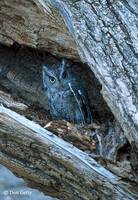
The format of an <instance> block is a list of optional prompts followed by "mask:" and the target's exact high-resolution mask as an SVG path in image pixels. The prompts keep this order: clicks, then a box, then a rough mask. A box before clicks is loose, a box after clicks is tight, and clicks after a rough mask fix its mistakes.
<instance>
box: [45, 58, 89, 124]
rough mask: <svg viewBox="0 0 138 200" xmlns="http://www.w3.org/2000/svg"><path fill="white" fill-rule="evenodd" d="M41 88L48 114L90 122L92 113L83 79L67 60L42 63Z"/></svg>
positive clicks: (79, 121) (75, 121)
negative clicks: (48, 110)
mask: <svg viewBox="0 0 138 200" xmlns="http://www.w3.org/2000/svg"><path fill="white" fill-rule="evenodd" d="M42 75H43V88H44V90H45V91H46V93H47V96H48V104H49V109H50V114H51V116H52V117H53V118H54V119H65V120H67V121H69V122H73V123H75V124H85V123H87V124H92V115H91V111H90V106H89V100H88V95H87V92H86V90H85V88H84V86H83V83H82V82H83V81H82V80H81V79H80V78H79V77H78V75H77V74H76V73H75V72H74V70H73V68H72V67H71V63H70V62H69V61H68V60H65V59H62V60H61V61H60V62H58V63H54V64H52V66H49V65H48V64H44V65H43V69H42Z"/></svg>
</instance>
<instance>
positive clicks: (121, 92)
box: [44, 0, 138, 145]
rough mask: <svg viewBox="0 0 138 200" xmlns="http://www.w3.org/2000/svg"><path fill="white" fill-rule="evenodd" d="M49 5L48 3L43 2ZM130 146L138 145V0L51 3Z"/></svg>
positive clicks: (57, 0)
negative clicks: (98, 82)
mask: <svg viewBox="0 0 138 200" xmlns="http://www.w3.org/2000/svg"><path fill="white" fill-rule="evenodd" d="M44 2H46V1H44ZM51 4H52V5H53V6H55V7H56V8H57V9H58V10H59V11H60V13H61V15H62V16H63V18H64V20H65V22H66V25H67V26H68V28H69V30H70V32H71V33H72V35H73V36H74V38H75V41H76V43H77V46H78V51H79V54H80V56H81V58H82V60H83V61H84V62H87V63H88V64H89V66H91V69H92V71H93V72H94V73H95V76H96V77H97V78H98V80H99V81H100V82H101V84H102V87H103V88H102V89H103V91H102V93H103V96H104V98H105V100H106V101H107V103H108V105H109V106H110V108H111V110H112V112H113V113H114V115H115V117H116V119H117V120H118V121H119V122H120V124H121V126H122V128H123V130H124V133H125V135H126V136H127V138H128V140H129V141H130V143H132V142H135V143H136V144H137V145H138V101H137V100H138V87H137V84H138V82H137V81H138V54H137V53H138V47H137V44H138V36H137V23H138V13H137V9H138V4H137V2H136V1H131V3H128V2H127V1H121V0H120V1H112V2H111V1H108V0H107V1H105V0H104V1H96V0H93V1H87V0H86V1H67V0H65V1H64V0H63V1H59V0H56V1H51Z"/></svg>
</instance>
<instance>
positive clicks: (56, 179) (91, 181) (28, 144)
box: [0, 106, 136, 200]
mask: <svg viewBox="0 0 138 200" xmlns="http://www.w3.org/2000/svg"><path fill="white" fill-rule="evenodd" d="M5 138H6V139H5ZM0 139H1V144H0V149H1V152H0V162H1V163H2V164H4V165H5V166H7V167H9V168H10V169H11V170H12V171H13V172H15V173H16V174H18V175H19V176H21V177H24V179H26V180H27V181H29V182H30V184H31V185H33V186H34V187H38V188H39V189H41V190H42V191H44V192H47V193H49V194H50V195H52V196H56V197H58V198H61V199H75V200H77V199H85V200H86V199H99V198H100V197H102V199H118V200H119V199H124V200H126V199H135V198H136V191H135V190H132V188H131V187H132V185H129V183H128V184H126V183H125V184H124V182H123V181H121V180H120V178H118V177H117V176H115V175H114V174H112V173H111V172H109V171H108V170H106V169H104V167H102V166H101V165H99V164H98V163H97V162H96V161H94V160H93V159H92V158H90V157H89V156H87V154H85V153H83V152H81V151H80V150H78V149H76V148H75V147H73V146H72V145H71V144H69V143H66V142H64V141H63V140H61V139H60V138H58V137H57V136H54V135H53V134H52V133H50V132H48V131H46V130H44V129H43V128H42V127H40V126H39V125H37V124H35V123H34V122H31V121H29V120H27V119H26V118H24V117H22V116H20V115H19V114H16V113H15V112H13V111H10V110H9V109H6V108H4V107H2V106H0ZM17 161H18V162H17ZM134 186H135V185H134Z"/></svg>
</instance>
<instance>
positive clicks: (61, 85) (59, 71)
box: [42, 59, 77, 92]
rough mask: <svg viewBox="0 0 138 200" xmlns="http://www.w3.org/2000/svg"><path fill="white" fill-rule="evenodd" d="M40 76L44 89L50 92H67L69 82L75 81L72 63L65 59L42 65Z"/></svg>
mask: <svg viewBox="0 0 138 200" xmlns="http://www.w3.org/2000/svg"><path fill="white" fill-rule="evenodd" d="M42 76H43V86H44V89H46V90H49V91H51V92H52V91H53V92H57V91H64V90H68V87H69V86H68V84H69V82H71V81H75V80H76V79H77V76H76V74H75V72H74V71H73V70H72V63H71V62H70V61H68V60H66V59H62V60H60V61H57V60H56V62H52V61H51V62H47V64H44V65H43V69H42Z"/></svg>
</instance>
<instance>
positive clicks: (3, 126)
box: [0, 0, 138, 200]
mask: <svg viewBox="0 0 138 200" xmlns="http://www.w3.org/2000/svg"><path fill="white" fill-rule="evenodd" d="M137 10H138V3H137V2H136V1H135V0H131V1H127V0H118V1H111V0H100V1H98V0H80V1H77V0H72V1H70V0H54V1H53V0H30V1H27V0H21V1H20V3H19V2H17V1H14V0H11V1H8V0H5V1H0V25H1V30H0V43H1V44H4V45H8V46H10V47H4V46H3V45H0V90H1V91H0V103H2V104H4V106H6V107H9V108H10V109H12V110H14V111H16V112H18V113H20V114H23V115H25V116H27V117H28V118H30V119H31V120H34V121H36V122H38V123H39V124H41V125H42V126H44V125H45V124H47V123H48V124H47V125H46V128H47V129H49V130H50V131H51V132H49V131H48V130H45V129H44V128H42V127H41V126H40V125H37V124H36V123H34V122H32V121H29V120H28V119H26V118H25V117H23V116H21V115H20V114H17V113H16V112H14V111H12V110H10V109H6V108H5V107H3V106H0V150H1V151H0V163H1V164H3V165H5V166H7V167H8V168H9V169H11V170H12V171H13V172H14V173H16V174H17V175H18V176H21V177H23V178H24V179H25V180H27V181H28V182H29V184H30V186H32V187H35V188H39V189H40V190H41V191H43V192H44V193H46V194H50V195H51V196H56V197H58V198H60V199H75V200H77V199H85V200H86V199H103V200H104V199H115V200H119V199H124V200H126V199H136V198H137V194H138V191H137V181H138V180H137V173H138V171H137V170H138V156H137V153H138V35H137V32H138V29H137V26H138V12H137ZM18 45H19V46H18ZM26 46H29V47H31V48H32V49H31V50H28V49H29V48H28V47H26ZM21 47H23V48H21ZM33 48H36V51H35V50H34V49H33ZM26 49H27V50H26ZM18 50H19V51H18ZM45 50H46V51H48V52H49V53H52V54H53V55H56V56H57V58H55V57H53V56H51V55H50V56H51V59H58V58H59V57H66V58H70V59H72V60H74V61H77V62H78V61H79V63H77V65H79V67H80V69H82V71H81V70H80V69H79V71H80V74H81V75H82V72H86V74H84V76H82V77H83V78H82V79H85V80H87V81H88V82H89V83H88V85H87V88H88V92H89V94H90V100H91V104H92V105H93V107H92V111H94V120H95V121H97V120H98V117H97V115H96V114H95V113H96V112H98V116H100V117H99V118H100V120H99V121H100V129H99V128H96V129H95V130H94V131H92V130H87V129H86V130H85V131H84V130H82V129H81V130H79V128H78V129H76V128H74V126H71V125H69V126H71V129H70V130H68V126H67V127H66V125H67V123H66V124H64V123H65V122H64V123H63V122H61V124H60V122H56V123H55V122H49V121H50V120H49V119H48V120H47V119H43V117H40V118H42V120H41V119H40V118H39V119H37V120H36V118H37V117H33V115H35V114H36V113H37V112H36V110H35V112H34V110H31V112H32V113H31V115H30V114H28V109H30V107H31V105H32V104H33V105H34V106H35V109H40V107H41V109H42V113H43V112H44V115H46V117H47V116H49V114H48V111H47V107H48V106H47V97H46V96H45V95H44V92H43V90H42V87H41V65H42V63H43V59H44V60H45V61H46V57H47V56H48V57H49V53H45ZM34 52H35V53H34ZM37 53H38V54H37ZM32 54H34V55H33V56H32ZM40 54H41V55H40ZM43 54H44V57H43ZM45 54H46V55H45ZM42 57H43V59H42ZM80 62H83V63H84V64H81V63H80ZM88 67H89V68H88ZM74 69H77V67H76V65H74ZM92 72H93V73H94V75H93V74H92ZM88 75H90V78H88ZM95 77H96V78H97V79H96V78H95ZM88 79H90V81H89V80H88ZM97 80H98V81H97ZM101 87H102V90H101ZM100 90H101V93H102V95H101V94H100ZM15 94H16V95H15ZM102 96H103V97H104V99H105V101H106V103H107V104H108V106H109V108H110V109H109V108H108V106H107V105H106V103H105V101H104V100H103V98H102ZM15 97H16V98H17V97H18V102H17V101H16V100H15V99H16V98H15ZM43 108H44V109H45V111H43ZM42 113H41V114H42ZM39 114H40V113H39ZM30 116H31V117H30ZM101 116H102V117H101ZM107 121H110V123H108V125H106V124H107ZM116 121H117V122H116ZM49 123H50V126H49ZM109 124H110V125H109ZM96 126H97V127H98V125H96ZM101 127H102V128H101ZM103 127H104V128H103ZM107 127H108V128H107ZM53 132H54V133H56V134H57V135H59V136H61V135H63V138H64V139H66V140H67V141H70V142H72V143H73V145H76V146H77V147H79V148H81V149H83V150H87V151H88V152H87V153H84V152H82V151H81V150H79V149H77V148H76V147H74V146H73V145H71V144H69V143H67V142H65V141H63V140H62V139H61V138H59V137H57V136H55V135H53ZM86 133H88V134H86ZM89 133H90V134H89ZM68 134H69V135H68ZM74 135H75V140H77V144H76V141H75V142H74ZM93 136H94V137H93ZM91 137H92V140H91ZM93 140H94V141H95V143H94V145H95V144H96V145H97V143H98V147H97V146H96V151H97V150H98V153H97V152H95V151H94V148H93V146H92V145H93ZM89 151H90V152H89ZM124 151H125V153H124ZM88 153H89V156H93V157H94V156H95V158H96V159H97V161H98V162H99V163H101V164H98V163H97V162H96V161H95V160H94V159H92V158H91V157H89V156H88ZM97 156H98V158H97ZM128 156H129V159H128V158H126V157H128ZM103 166H106V167H107V168H108V169H109V170H110V171H112V173H111V172H110V171H108V169H105V168H104V167H103Z"/></svg>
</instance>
